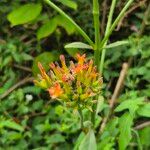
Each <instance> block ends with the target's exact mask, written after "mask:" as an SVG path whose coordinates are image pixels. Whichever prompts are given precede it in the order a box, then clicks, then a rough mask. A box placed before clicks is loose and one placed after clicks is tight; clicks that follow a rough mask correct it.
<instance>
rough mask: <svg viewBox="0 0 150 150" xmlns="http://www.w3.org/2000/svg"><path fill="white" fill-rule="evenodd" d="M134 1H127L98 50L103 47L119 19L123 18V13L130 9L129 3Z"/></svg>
mask: <svg viewBox="0 0 150 150" xmlns="http://www.w3.org/2000/svg"><path fill="white" fill-rule="evenodd" d="M133 1H134V0H129V1H128V2H127V3H126V5H125V6H124V8H123V9H122V11H121V12H120V14H119V15H118V17H117V18H116V20H115V21H114V23H113V24H112V26H111V28H110V30H109V31H108V33H107V34H106V36H105V37H104V39H103V40H102V42H101V44H100V48H101V49H102V48H103V47H104V44H105V42H106V41H107V40H108V39H109V37H110V35H111V33H112V32H113V30H114V29H115V27H116V26H117V24H118V22H119V21H120V19H121V18H122V17H123V16H124V13H125V12H126V10H127V9H128V8H129V7H130V5H131V3H132V2H133Z"/></svg>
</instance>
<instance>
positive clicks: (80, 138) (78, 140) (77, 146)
mask: <svg viewBox="0 0 150 150" xmlns="http://www.w3.org/2000/svg"><path fill="white" fill-rule="evenodd" d="M84 137H85V133H84V132H81V133H80V135H79V137H78V139H77V141H76V143H75V146H74V148H73V150H78V148H79V146H80V143H81V142H82V140H83V138H84Z"/></svg>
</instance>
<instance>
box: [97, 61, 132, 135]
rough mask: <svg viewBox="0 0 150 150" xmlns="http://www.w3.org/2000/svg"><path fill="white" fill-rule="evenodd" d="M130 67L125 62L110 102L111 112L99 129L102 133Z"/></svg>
mask: <svg viewBox="0 0 150 150" xmlns="http://www.w3.org/2000/svg"><path fill="white" fill-rule="evenodd" d="M128 68H129V62H128V63H123V65H122V70H121V72H120V76H119V79H118V81H117V84H116V87H115V90H114V93H113V95H112V98H111V100H110V103H109V107H110V110H109V113H108V114H107V116H106V117H105V118H104V119H103V120H102V124H101V126H100V130H99V132H100V133H102V132H103V130H104V128H105V126H106V123H107V121H108V118H109V117H110V115H111V113H112V110H113V107H114V104H115V102H116V100H117V97H118V96H119V93H120V91H121V89H122V85H123V83H124V80H125V77H126V74H127V71H128Z"/></svg>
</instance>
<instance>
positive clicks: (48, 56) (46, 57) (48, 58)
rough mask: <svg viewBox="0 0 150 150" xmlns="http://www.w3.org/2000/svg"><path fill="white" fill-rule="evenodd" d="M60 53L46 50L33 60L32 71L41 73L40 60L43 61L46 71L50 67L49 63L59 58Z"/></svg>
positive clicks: (35, 73)
mask: <svg viewBox="0 0 150 150" xmlns="http://www.w3.org/2000/svg"><path fill="white" fill-rule="evenodd" d="M58 56H59V53H53V52H44V53H42V54H40V55H39V56H37V57H36V58H35V59H34V61H33V66H32V72H33V74H34V75H35V76H36V75H37V74H38V73H39V68H38V62H41V64H42V65H43V67H44V68H45V70H46V71H48V69H49V64H50V63H51V62H53V61H56V60H58V58H59V57H58Z"/></svg>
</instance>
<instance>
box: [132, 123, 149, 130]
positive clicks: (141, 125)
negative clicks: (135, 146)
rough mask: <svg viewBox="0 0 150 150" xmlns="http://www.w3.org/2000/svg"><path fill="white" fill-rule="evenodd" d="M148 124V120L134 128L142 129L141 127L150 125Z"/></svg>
mask: <svg viewBox="0 0 150 150" xmlns="http://www.w3.org/2000/svg"><path fill="white" fill-rule="evenodd" d="M148 126H150V121H147V122H144V123H142V124H140V125H137V126H136V127H134V129H135V130H140V129H143V128H145V127H148Z"/></svg>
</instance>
